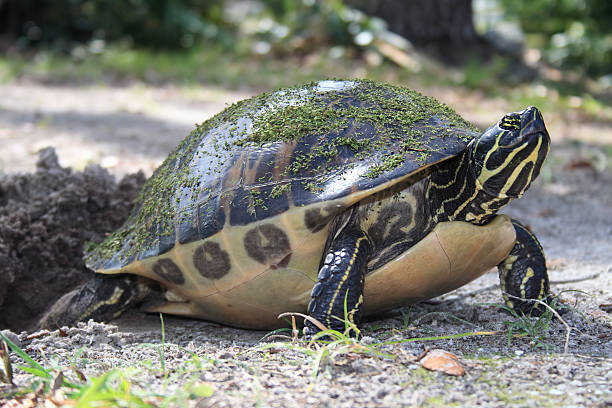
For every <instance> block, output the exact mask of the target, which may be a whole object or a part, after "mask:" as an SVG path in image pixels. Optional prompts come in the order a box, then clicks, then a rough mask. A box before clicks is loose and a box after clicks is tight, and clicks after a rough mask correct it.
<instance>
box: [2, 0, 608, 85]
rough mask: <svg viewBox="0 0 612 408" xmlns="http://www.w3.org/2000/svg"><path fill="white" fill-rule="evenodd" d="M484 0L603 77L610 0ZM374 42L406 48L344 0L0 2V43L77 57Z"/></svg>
mask: <svg viewBox="0 0 612 408" xmlns="http://www.w3.org/2000/svg"><path fill="white" fill-rule="evenodd" d="M397 1H401V0H397ZM432 1H433V0H432ZM483 1H485V2H486V1H489V2H491V3H495V4H499V5H501V8H502V9H503V11H502V15H503V18H504V19H514V20H516V21H518V22H519V23H520V25H521V27H522V30H523V31H524V32H525V33H526V34H527V36H528V40H529V43H530V46H533V47H536V48H539V49H541V50H542V56H543V58H544V59H545V60H547V61H548V62H549V63H551V64H553V65H555V66H557V67H559V68H571V69H575V70H578V71H579V72H583V73H586V74H589V75H593V76H605V75H612V29H611V27H612V0H531V1H529V2H527V1H515V0H483ZM379 39H383V41H384V42H391V43H393V44H394V46H396V47H398V48H400V49H404V50H406V49H407V46H406V42H405V41H404V42H403V43H402V42H401V41H400V40H401V38H399V37H398V36H393V35H392V34H391V33H389V32H388V31H387V28H386V24H385V22H384V21H382V20H381V19H378V18H374V17H370V16H368V15H366V14H364V13H363V12H361V11H358V10H356V9H354V8H352V7H348V6H347V5H346V4H345V2H344V0H252V1H237V0H206V1H201V0H0V48H3V47H4V48H7V47H8V48H13V49H17V50H23V49H31V48H42V49H44V50H46V49H49V48H50V49H55V50H61V51H67V52H71V53H72V54H73V55H75V56H77V57H81V59H83V58H84V57H86V56H87V55H90V54H99V53H102V52H103V51H104V50H105V49H106V47H107V45H108V44H109V43H113V44H119V45H120V46H123V45H124V46H125V47H124V48H129V47H132V46H134V47H136V48H143V47H146V48H150V49H170V50H182V49H194V48H198V47H199V48H200V49H201V48H202V47H206V48H214V49H217V50H222V51H223V52H231V53H233V54H234V55H276V56H279V55H282V56H285V55H305V54H308V53H312V52H319V51H320V50H321V49H323V48H328V49H329V57H331V58H336V59H337V58H343V57H345V56H346V57H352V56H354V55H355V54H358V53H360V52H362V51H364V50H368V49H369V50H372V49H373V48H375V45H376V42H377V41H378V40H379ZM7 40H8V41H7ZM371 54H372V53H371ZM374 54H376V50H374ZM467 60H468V61H469V59H467ZM468 68H469V67H468Z"/></svg>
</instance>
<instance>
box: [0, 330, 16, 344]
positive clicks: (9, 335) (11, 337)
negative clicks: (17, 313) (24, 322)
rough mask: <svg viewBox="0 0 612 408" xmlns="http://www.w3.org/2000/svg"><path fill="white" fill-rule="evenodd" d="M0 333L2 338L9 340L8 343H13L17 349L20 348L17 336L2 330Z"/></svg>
mask: <svg viewBox="0 0 612 408" xmlns="http://www.w3.org/2000/svg"><path fill="white" fill-rule="evenodd" d="M0 333H2V334H3V335H4V337H6V338H7V339H9V340H10V341H12V342H13V343H15V345H16V346H17V347H19V348H21V340H19V336H17V335H16V334H15V333H13V332H12V331H10V330H8V329H7V330H2V331H1V332H0Z"/></svg>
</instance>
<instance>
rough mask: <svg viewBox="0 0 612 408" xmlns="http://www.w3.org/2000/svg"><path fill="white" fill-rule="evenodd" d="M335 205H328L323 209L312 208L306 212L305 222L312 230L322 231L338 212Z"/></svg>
mask: <svg viewBox="0 0 612 408" xmlns="http://www.w3.org/2000/svg"><path fill="white" fill-rule="evenodd" d="M334 210H335V208H334V207H331V208H329V207H327V208H325V209H324V210H323V211H321V208H310V209H308V210H306V213H305V214H304V224H306V228H308V229H309V230H310V232H319V231H321V230H322V229H323V228H324V227H325V226H326V225H327V224H329V222H330V221H331V220H332V218H334V216H335V215H336V213H335V212H334Z"/></svg>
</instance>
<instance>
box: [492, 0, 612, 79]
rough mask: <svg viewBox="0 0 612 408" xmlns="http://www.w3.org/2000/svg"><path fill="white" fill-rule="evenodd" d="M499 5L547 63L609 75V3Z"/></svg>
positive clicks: (576, 0) (538, 0)
mask: <svg viewBox="0 0 612 408" xmlns="http://www.w3.org/2000/svg"><path fill="white" fill-rule="evenodd" d="M502 5H503V7H504V9H505V11H506V13H507V15H508V16H509V17H515V18H517V19H518V21H519V23H520V25H521V27H522V29H523V31H524V32H525V33H526V34H527V35H528V36H529V37H530V39H531V40H532V41H533V45H534V46H535V47H537V48H540V49H541V50H542V56H543V57H544V59H545V60H546V61H548V62H549V63H551V64H553V65H555V66H557V67H559V68H573V69H578V70H581V71H583V72H584V73H587V74H590V75H594V76H602V75H612V1H610V0H530V1H516V0H502Z"/></svg>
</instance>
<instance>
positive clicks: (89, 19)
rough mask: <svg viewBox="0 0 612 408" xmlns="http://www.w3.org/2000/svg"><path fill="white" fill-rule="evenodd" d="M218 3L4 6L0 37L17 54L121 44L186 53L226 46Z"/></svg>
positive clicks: (100, 1) (92, 1)
mask: <svg viewBox="0 0 612 408" xmlns="http://www.w3.org/2000/svg"><path fill="white" fill-rule="evenodd" d="M223 3H224V0H206V1H204V2H203V1H199V0H121V1H117V0H5V1H0V34H2V35H4V36H8V37H13V38H14V40H15V43H16V46H17V48H18V49H23V48H31V47H33V46H38V45H43V46H46V47H49V46H51V47H54V48H58V49H64V50H69V49H70V48H72V47H73V46H74V45H75V44H79V43H88V42H92V41H95V40H98V46H100V45H101V44H100V42H99V41H114V42H126V43H128V44H135V45H139V46H146V47H152V48H188V47H191V46H192V45H194V44H196V43H198V42H201V41H202V40H204V39H214V41H216V42H222V41H227V40H228V37H229V34H228V32H227V31H226V30H224V26H225V24H224V21H223Z"/></svg>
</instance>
